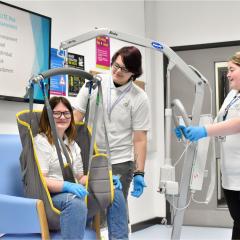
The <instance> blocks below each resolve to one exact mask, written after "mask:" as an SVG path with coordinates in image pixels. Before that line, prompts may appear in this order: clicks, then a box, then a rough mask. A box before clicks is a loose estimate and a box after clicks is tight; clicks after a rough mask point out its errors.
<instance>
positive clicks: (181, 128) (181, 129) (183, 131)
mask: <svg viewBox="0 0 240 240" xmlns="http://www.w3.org/2000/svg"><path fill="white" fill-rule="evenodd" d="M174 132H175V135H176V137H177V138H178V139H181V138H182V134H183V135H184V137H186V127H185V126H183V125H179V126H178V127H176V128H175V129H174Z"/></svg>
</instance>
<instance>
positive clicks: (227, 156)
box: [175, 52, 240, 239]
mask: <svg viewBox="0 0 240 240" xmlns="http://www.w3.org/2000/svg"><path fill="white" fill-rule="evenodd" d="M227 77H228V80H229V86H230V88H231V91H230V92H229V93H228V95H227V97H226V98H225V100H224V102H223V105H222V106H221V108H220V110H219V113H218V114H217V117H216V123H214V124H210V125H206V126H190V127H187V128H186V127H184V126H179V127H178V128H176V129H175V132H176V135H177V137H178V138H180V137H181V129H182V131H183V132H184V135H185V137H186V138H187V139H189V140H190V141H197V140H199V139H200V138H203V137H207V136H210V137H211V136H223V138H221V139H223V140H222V141H221V173H222V187H223V190H224V195H225V198H226V201H227V205H228V208H229V212H230V214H231V217H232V218H233V231H232V239H240V145H239V142H240V52H236V53H235V55H234V56H232V57H231V58H230V59H229V61H228V74H227Z"/></svg>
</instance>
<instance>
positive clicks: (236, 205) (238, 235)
mask: <svg viewBox="0 0 240 240" xmlns="http://www.w3.org/2000/svg"><path fill="white" fill-rule="evenodd" d="M223 190H224V195H225V198H226V201H227V205H228V209H229V212H230V215H231V217H232V219H233V230H232V239H240V191H233V190H227V189H223Z"/></svg>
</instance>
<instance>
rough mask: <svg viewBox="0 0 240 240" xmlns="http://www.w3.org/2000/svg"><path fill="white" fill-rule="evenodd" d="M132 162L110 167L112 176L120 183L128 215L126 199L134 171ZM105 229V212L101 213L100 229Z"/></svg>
mask: <svg viewBox="0 0 240 240" xmlns="http://www.w3.org/2000/svg"><path fill="white" fill-rule="evenodd" d="M134 166H135V165H134V162H132V161H129V162H124V163H117V164H113V165H112V173H113V175H118V176H119V178H120V181H121V183H122V192H123V195H124V198H125V201H126V209H127V215H128V203H127V197H128V192H129V187H130V184H131V181H132V179H133V171H134ZM103 227H106V213H105V211H101V228H103Z"/></svg>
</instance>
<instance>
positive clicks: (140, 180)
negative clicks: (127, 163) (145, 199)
mask: <svg viewBox="0 0 240 240" xmlns="http://www.w3.org/2000/svg"><path fill="white" fill-rule="evenodd" d="M144 187H146V184H145V182H144V177H143V176H142V175H136V176H134V177H133V191H132V192H131V195H132V196H133V197H137V198H138V197H140V196H141V195H142V193H143V188H144Z"/></svg>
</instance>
